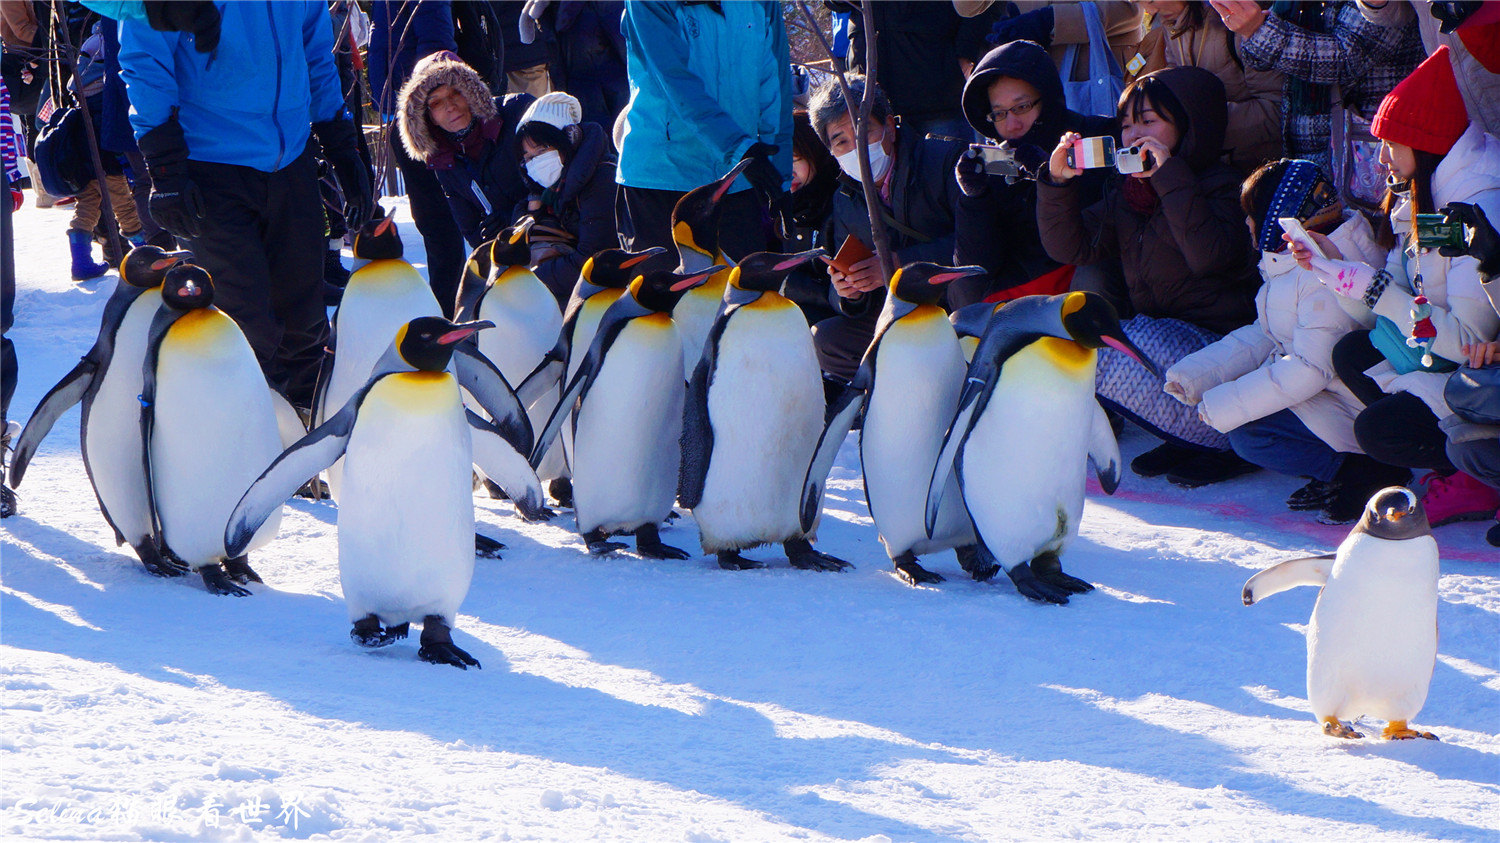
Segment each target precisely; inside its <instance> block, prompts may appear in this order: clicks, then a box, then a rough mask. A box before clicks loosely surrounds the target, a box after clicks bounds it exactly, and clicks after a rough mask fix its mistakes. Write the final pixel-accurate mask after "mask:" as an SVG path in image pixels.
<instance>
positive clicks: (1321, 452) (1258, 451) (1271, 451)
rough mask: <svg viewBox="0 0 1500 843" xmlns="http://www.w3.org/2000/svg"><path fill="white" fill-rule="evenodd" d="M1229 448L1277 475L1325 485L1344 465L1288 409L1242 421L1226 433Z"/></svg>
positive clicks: (1339, 457) (1337, 453)
mask: <svg viewBox="0 0 1500 843" xmlns="http://www.w3.org/2000/svg"><path fill="white" fill-rule="evenodd" d="M1229 446H1230V447H1231V448H1233V449H1234V452H1235V453H1236V454H1239V455H1240V457H1241V458H1242V459H1245V460H1247V461H1249V462H1252V463H1255V464H1256V465H1258V466H1260V467H1261V468H1266V469H1270V470H1271V471H1274V472H1276V473H1278V474H1290V475H1292V476H1294V477H1311V478H1313V479H1314V480H1322V481H1324V482H1327V481H1329V480H1332V479H1333V475H1334V474H1336V473H1337V472H1338V470H1339V466H1340V465H1343V463H1344V455H1343V454H1341V453H1339V452H1338V451H1335V450H1334V449H1332V448H1330V447H1328V445H1327V444H1326V443H1324V442H1323V440H1321V439H1319V438H1318V437H1317V436H1315V435H1314V434H1313V432H1312V431H1311V430H1308V429H1307V425H1305V424H1303V423H1302V420H1301V419H1299V418H1297V414H1296V413H1293V412H1292V411H1291V410H1282V411H1280V412H1277V413H1272V414H1271V415H1269V416H1266V417H1264V418H1259V419H1256V420H1255V421H1252V422H1246V423H1244V424H1242V425H1240V426H1239V427H1237V428H1235V429H1234V430H1231V431H1229Z"/></svg>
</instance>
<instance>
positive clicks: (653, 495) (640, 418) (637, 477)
mask: <svg viewBox="0 0 1500 843" xmlns="http://www.w3.org/2000/svg"><path fill="white" fill-rule="evenodd" d="M681 348H682V338H681V336H680V335H679V334H678V333H677V328H676V326H675V325H673V324H672V320H671V318H670V317H668V316H667V315H666V314H654V315H651V316H644V317H641V318H638V319H634V320H631V322H630V324H628V325H627V326H625V328H624V330H622V331H621V332H620V335H619V336H618V337H617V338H616V339H615V342H614V344H613V345H612V346H610V350H609V354H608V355H607V356H606V357H605V358H604V366H603V368H602V369H601V370H600V372H599V375H598V376H597V377H596V378H595V379H594V383H593V386H592V387H590V388H589V393H588V395H587V397H586V398H585V399H584V403H583V406H582V408H581V409H580V410H579V411H578V432H577V436H576V438H575V440H574V452H573V500H574V503H575V506H576V509H577V513H578V531H579V532H580V533H586V532H588V531H590V530H594V529H600V528H602V529H604V530H609V531H619V530H634V529H635V528H637V527H640V526H642V525H645V524H653V523H656V522H658V521H660V520H662V519H663V518H665V517H667V513H669V512H671V511H672V500H673V497H674V496H675V494H676V491H677V467H678V463H679V461H680V460H681V453H682V452H681V446H680V445H679V443H678V440H679V439H680V438H681V436H682V403H683V394H684V393H683V388H682V355H681V353H680V352H681Z"/></svg>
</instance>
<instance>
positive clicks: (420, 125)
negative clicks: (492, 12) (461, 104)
mask: <svg viewBox="0 0 1500 843" xmlns="http://www.w3.org/2000/svg"><path fill="white" fill-rule="evenodd" d="M444 85H452V86H453V88H454V90H456V91H458V93H459V94H460V95H461V96H463V98H464V99H466V100H468V102H469V110H470V111H471V112H472V113H473V115H474V119H475V120H478V121H480V122H484V121H486V120H493V119H494V117H495V100H494V97H493V96H492V95H491V94H490V89H489V86H488V85H486V84H484V80H483V79H481V78H480V76H479V74H478V73H477V72H476V71H475V70H474V68H472V67H469V66H468V65H467V64H464V63H463V62H461V61H455V60H453V59H451V58H447V57H443V56H442V55H441V54H434V55H431V56H428V57H427V58H425V59H422V60H421V61H419V62H417V66H416V67H415V68H413V69H412V72H411V78H410V79H408V80H406V84H405V85H402V86H401V94H400V97H399V98H398V99H397V101H396V102H397V113H398V121H397V122H398V125H399V127H400V129H401V142H402V143H405V144H406V151H407V152H408V153H410V154H411V157H412V158H414V159H416V160H418V161H421V162H422V163H423V164H426V163H429V162H430V161H431V159H432V156H433V155H434V154H436V153H437V151H438V142H437V138H436V137H435V136H434V135H433V133H434V132H435V131H437V127H436V126H435V125H434V124H433V123H432V121H431V119H429V117H428V114H427V98H428V97H429V96H431V95H432V92H433V91H435V90H437V89H438V88H440V87H442V86H444Z"/></svg>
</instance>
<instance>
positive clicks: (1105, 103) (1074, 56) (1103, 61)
mask: <svg viewBox="0 0 1500 843" xmlns="http://www.w3.org/2000/svg"><path fill="white" fill-rule="evenodd" d="M1078 7H1079V8H1080V9H1081V10H1082V11H1083V24H1084V27H1085V28H1086V29H1087V30H1088V36H1089V43H1088V44H1087V45H1086V47H1087V49H1088V61H1089V66H1088V78H1087V79H1084V80H1083V81H1079V82H1075V81H1073V80H1074V79H1076V78H1077V76H1078V74H1077V73H1075V70H1076V69H1077V65H1078V57H1079V55H1080V54H1082V53H1083V51H1084V49H1085V45H1083V44H1070V45H1069V46H1068V48H1067V50H1065V51H1064V52H1063V60H1062V79H1063V96H1064V98H1065V99H1066V100H1067V103H1068V108H1069V109H1071V110H1073V111H1076V112H1078V113H1079V114H1090V115H1094V116H1097V117H1113V116H1115V109H1116V107H1117V106H1118V104H1119V101H1120V94H1121V93H1123V92H1124V90H1125V74H1124V73H1123V72H1121V70H1120V63H1119V62H1118V61H1116V60H1115V54H1114V51H1113V50H1111V49H1110V48H1109V39H1108V37H1107V36H1106V35H1105V32H1104V15H1103V14H1101V13H1100V11H1099V4H1098V3H1079V4H1078Z"/></svg>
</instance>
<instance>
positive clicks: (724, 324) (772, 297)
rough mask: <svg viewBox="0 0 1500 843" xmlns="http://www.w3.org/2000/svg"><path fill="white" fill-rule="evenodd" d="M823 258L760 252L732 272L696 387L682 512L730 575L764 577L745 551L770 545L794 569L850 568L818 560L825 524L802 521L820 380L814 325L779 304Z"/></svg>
mask: <svg viewBox="0 0 1500 843" xmlns="http://www.w3.org/2000/svg"><path fill="white" fill-rule="evenodd" d="M821 254H823V250H821V249H813V250H812V251H808V252H801V253H798V254H794V255H779V254H772V253H769V252H757V253H755V254H753V255H748V256H746V257H745V259H744V260H743V261H741V262H740V264H739V266H736V267H735V268H734V269H731V270H730V273H729V288H728V290H727V291H726V292H725V298H724V306H723V308H722V309H721V310H720V311H719V315H718V318H717V319H715V320H714V324H713V327H712V329H711V330H710V331H709V334H708V340H707V341H706V342H705V343H704V348H703V356H702V359H700V360H699V361H698V366H697V368H696V369H695V370H694V372H693V378H692V380H691V381H690V382H689V384H688V396H687V406H686V410H685V412H684V419H683V430H682V470H681V479H680V480H679V482H678V488H677V495H678V501H679V502H680V503H681V504H682V505H683V506H684V507H686V508H688V509H691V510H692V511H693V515H694V516H695V517H696V518H697V521H698V530H699V533H700V535H701V537H702V544H703V551H704V552H705V553H713V554H716V555H717V556H718V560H719V566H720V567H722V568H725V569H727V570H745V569H747V568H759V567H763V565H764V563H762V562H758V561H755V560H751V559H746V558H745V557H743V556H741V555H740V550H742V549H744V548H749V547H755V546H757V545H762V544H765V543H767V542H780V543H781V546H782V548H783V549H784V550H785V551H786V554H787V558H788V560H789V561H790V562H791V563H792V566H793V567H796V568H804V569H812V570H819V571H841V570H843V569H845V568H848V567H850V565H849V563H848V562H845V561H843V560H842V559H838V558H836V557H834V556H830V555H828V554H826V553H821V552H819V551H817V550H814V549H813V547H812V543H811V539H812V538H813V536H814V533H815V531H816V530H817V520H818V519H817V517H816V516H815V517H814V518H812V519H811V520H810V523H811V525H812V526H811V527H808V528H804V527H803V519H802V518H801V516H800V514H799V509H800V507H799V505H798V504H799V501H800V499H801V493H802V487H803V483H804V481H805V480H806V478H807V473H808V467H809V466H810V465H811V464H812V460H813V456H814V452H815V450H816V448H817V444H818V435H819V434H820V433H821V432H822V430H823V403H824V399H823V378H822V374H821V373H820V371H819V370H818V361H817V357H816V355H815V354H814V351H813V343H812V334H811V332H809V331H808V329H807V320H806V319H804V318H803V317H802V311H801V310H800V309H799V308H798V307H797V306H796V305H795V304H793V303H792V302H790V301H788V300H787V299H786V297H785V296H782V295H781V294H780V293H778V292H777V290H778V289H780V287H781V285H782V284H783V283H784V282H785V281H786V276H787V275H788V274H789V273H790V272H791V271H792V270H793V269H795V268H797V267H798V266H801V265H802V264H804V263H806V262H807V261H809V260H811V259H812V258H814V257H817V256H819V255H821ZM821 507H822V502H821V500H820V501H818V502H817V508H818V509H819V510H821Z"/></svg>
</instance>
